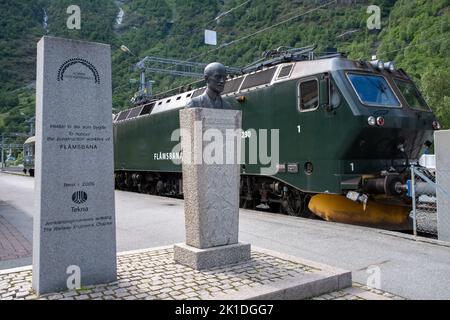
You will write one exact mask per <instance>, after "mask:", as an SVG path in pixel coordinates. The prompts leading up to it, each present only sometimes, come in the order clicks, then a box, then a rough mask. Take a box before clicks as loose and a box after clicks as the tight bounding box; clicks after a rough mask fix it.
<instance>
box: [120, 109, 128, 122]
mask: <svg viewBox="0 0 450 320" xmlns="http://www.w3.org/2000/svg"><path fill="white" fill-rule="evenodd" d="M129 113H130V110H124V111H122V112H121V113H120V114H119V117H117V121H122V120H125V119H126V118H127V117H128V114H129Z"/></svg>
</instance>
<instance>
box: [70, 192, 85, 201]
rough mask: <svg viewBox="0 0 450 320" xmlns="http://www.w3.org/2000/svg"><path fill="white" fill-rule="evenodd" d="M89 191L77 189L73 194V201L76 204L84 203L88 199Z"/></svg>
mask: <svg viewBox="0 0 450 320" xmlns="http://www.w3.org/2000/svg"><path fill="white" fill-rule="evenodd" d="M87 198H88V196H87V193H86V192H84V191H75V192H74V193H73V194H72V201H73V202H74V203H76V204H82V203H85V202H86V201H87Z"/></svg>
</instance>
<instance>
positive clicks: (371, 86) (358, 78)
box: [348, 73, 400, 107]
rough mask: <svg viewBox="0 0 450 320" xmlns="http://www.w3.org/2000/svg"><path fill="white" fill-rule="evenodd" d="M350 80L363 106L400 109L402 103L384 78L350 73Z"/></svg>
mask: <svg viewBox="0 0 450 320" xmlns="http://www.w3.org/2000/svg"><path fill="white" fill-rule="evenodd" d="M348 79H349V80H350V82H351V84H352V86H353V88H354V89H355V91H356V94H357V95H358V97H359V100H361V102H362V103H363V104H365V105H370V106H380V107H400V102H399V101H398V99H397V97H396V96H395V94H394V92H393V91H392V89H391V87H390V86H389V84H388V83H387V81H386V79H385V78H384V77H382V76H377V75H369V74H361V73H349V74H348Z"/></svg>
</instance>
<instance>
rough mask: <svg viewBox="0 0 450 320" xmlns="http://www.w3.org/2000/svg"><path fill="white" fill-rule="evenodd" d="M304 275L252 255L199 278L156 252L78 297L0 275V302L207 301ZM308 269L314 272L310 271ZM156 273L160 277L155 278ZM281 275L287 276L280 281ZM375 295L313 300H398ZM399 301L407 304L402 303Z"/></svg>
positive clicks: (123, 263)
mask: <svg viewBox="0 0 450 320" xmlns="http://www.w3.org/2000/svg"><path fill="white" fill-rule="evenodd" d="M305 269H306V267H305V266H304V265H301V264H296V263H291V262H288V261H285V260H282V259H278V258H275V257H272V256H269V255H266V254H259V253H257V254H255V253H253V256H252V260H250V261H248V262H245V263H240V264H237V265H233V266H231V267H227V268H216V269H214V270H209V271H203V272H201V271H197V270H193V269H191V268H187V267H184V266H179V265H177V264H175V263H174V261H173V251H172V250H152V251H147V252H145V251H144V252H142V253H139V254H133V255H121V256H119V259H118V279H119V281H116V282H114V283H109V284H107V285H101V286H95V287H88V288H87V289H89V290H80V291H78V292H77V291H67V292H63V293H61V294H53V295H48V296H42V297H40V298H38V297H36V296H35V295H34V294H33V292H32V291H31V270H29V271H21V272H18V273H10V274H6V275H0V297H1V299H2V300H3V299H6V298H8V299H9V298H11V299H17V298H19V297H18V296H20V298H21V299H26V300H31V299H42V300H48V299H50V297H51V296H53V298H59V299H69V300H73V299H76V300H83V299H104V300H112V299H145V300H152V299H158V300H172V299H189V300H194V299H200V300H203V299H210V298H211V297H213V296H216V295H218V294H235V293H237V292H239V291H240V290H245V289H251V288H253V287H255V286H257V285H258V284H259V283H269V282H270V283H273V281H279V280H283V279H290V275H301V274H304V272H305ZM310 269H311V270H312V268H310ZM157 270H158V272H160V273H156V271H157ZM238 272H239V273H238ZM282 273H284V274H285V275H284V276H282V275H281V274H282ZM125 279H126V280H125ZM133 279H134V280H133ZM14 288H15V289H14ZM13 289H14V290H13ZM84 289H86V288H84ZM352 290H353V291H352ZM355 290H356V291H355ZM371 290H373V289H369V288H367V287H364V286H363V285H361V284H357V283H355V284H354V287H353V288H352V289H350V290H349V289H345V290H341V291H339V292H334V293H332V294H328V295H322V296H319V297H315V298H314V300H333V299H346V300H355V299H356V300H360V299H362V298H361V297H359V296H358V295H360V294H361V293H368V294H370V295H371V296H372V297H374V296H375V297H378V296H380V297H382V299H395V298H397V297H396V296H395V295H392V294H390V293H387V292H382V291H380V292H382V293H381V294H377V293H374V292H373V291H371ZM5 295H6V296H5ZM3 296H5V298H3ZM398 299H403V298H401V297H398Z"/></svg>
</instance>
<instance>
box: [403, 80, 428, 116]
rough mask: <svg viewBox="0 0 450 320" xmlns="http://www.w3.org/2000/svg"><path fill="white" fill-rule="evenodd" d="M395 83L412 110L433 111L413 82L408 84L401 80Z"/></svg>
mask: <svg viewBox="0 0 450 320" xmlns="http://www.w3.org/2000/svg"><path fill="white" fill-rule="evenodd" d="M394 82H395V84H396V85H397V87H398V88H399V89H400V92H401V93H402V95H403V97H405V100H406V102H408V105H409V106H410V107H411V108H413V109H418V110H420V111H431V110H430V107H428V105H427V103H426V102H425V100H424V98H423V97H422V95H421V94H420V92H419V90H417V88H416V86H415V85H414V84H413V83H412V82H407V81H404V80H400V79H394Z"/></svg>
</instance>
